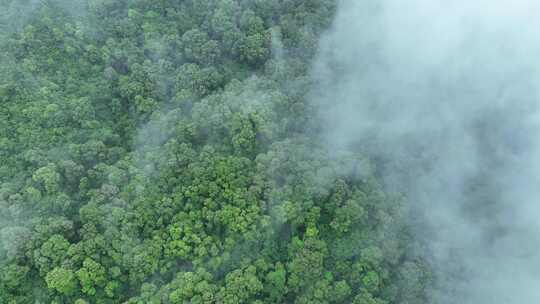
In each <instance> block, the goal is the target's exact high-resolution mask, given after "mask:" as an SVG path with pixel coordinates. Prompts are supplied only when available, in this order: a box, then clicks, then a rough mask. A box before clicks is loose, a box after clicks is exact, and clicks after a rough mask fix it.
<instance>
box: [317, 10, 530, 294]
mask: <svg viewBox="0 0 540 304" xmlns="http://www.w3.org/2000/svg"><path fill="white" fill-rule="evenodd" d="M539 12H540V3H538V2H534V1H506V0H501V1H474V2H471V1H464V0H457V1H451V2H448V1H427V0H415V1H392V0H383V1H369V0H366V1H353V0H349V1H341V2H340V6H339V9H338V13H337V17H336V19H335V21H334V24H333V26H332V28H331V29H330V30H329V31H328V32H327V33H326V35H325V36H324V37H323V38H322V40H321V42H320V45H319V47H320V49H319V52H318V56H317V58H316V60H315V63H314V65H313V68H312V72H311V73H312V77H313V78H314V80H315V86H314V89H313V90H312V93H311V97H310V98H311V100H312V101H313V103H314V104H315V105H316V106H318V107H319V109H320V111H319V120H320V121H321V122H322V125H323V130H322V134H321V138H322V139H321V140H322V141H323V142H324V144H325V145H326V146H327V147H328V149H329V150H331V151H333V152H334V153H335V154H336V155H338V154H340V153H342V152H346V151H362V152H364V153H365V154H366V155H367V156H368V157H370V158H371V159H373V160H374V161H375V163H376V165H377V172H378V174H380V176H381V177H382V178H383V180H384V183H385V186H386V187H387V188H388V189H391V190H392V191H398V192H402V193H404V194H405V195H406V197H407V203H408V205H409V206H410V208H409V209H410V215H409V220H410V223H409V224H410V225H411V227H412V229H413V231H414V235H415V237H416V238H417V239H418V240H419V242H420V243H421V244H423V246H419V247H420V248H418V249H417V252H415V253H414V254H419V255H420V256H422V258H424V259H426V260H427V261H428V262H429V264H430V265H431V267H432V269H433V278H434V282H433V286H431V287H430V288H429V290H428V291H427V293H428V297H429V299H430V301H429V302H430V303H443V304H446V303H475V304H483V303H508V304H513V303H520V304H521V303H536V302H538V301H539V300H540V289H538V286H539V284H540V236H539V233H538V232H539V231H540V221H538V216H539V215H540V206H539V204H538V201H539V198H540V174H538V173H539V172H540V158H539V156H540V135H539V134H540V133H539V127H540V116H539V114H540V112H539V107H538V106H539V101H538V90H537V87H538V83H539V80H540V77H539V76H540V75H539V67H540V61H539V57H538V56H539V54H540V40H539V39H538V36H537V35H536V33H535V32H536V29H537V28H538V26H539V23H540V18H538V17H540V16H538V15H539V14H540V13H539Z"/></svg>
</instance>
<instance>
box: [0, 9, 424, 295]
mask: <svg viewBox="0 0 540 304" xmlns="http://www.w3.org/2000/svg"><path fill="white" fill-rule="evenodd" d="M0 4H1V5H2V6H3V7H4V8H5V10H4V12H5V13H3V15H2V16H1V18H2V20H1V21H2V23H1V25H2V26H3V27H4V29H5V31H4V32H3V33H2V36H0V39H1V50H0V56H1V58H0V102H1V105H2V106H1V107H0V210H1V211H0V269H1V270H2V271H1V272H0V303H10V304H15V303H77V304H83V303H141V304H142V303H231V304H232V303H356V304H382V303H422V302H423V301H424V295H423V289H424V285H425V284H426V282H427V281H426V280H427V273H426V270H425V267H424V265H423V263H422V262H421V261H419V260H417V259H416V258H414V256H413V255H412V254H411V251H412V250H411V248H410V247H411V240H410V236H409V232H408V231H407V227H406V226H405V225H404V224H403V223H404V222H403V217H404V216H405V215H406V212H407V210H406V209H405V208H404V207H403V206H402V204H401V200H400V197H399V196H397V195H393V194H389V193H387V192H385V191H384V189H383V188H382V187H381V185H380V183H379V182H378V180H377V178H376V168H375V165H376V164H374V163H373V162H372V161H370V160H369V159H366V158H364V157H363V156H362V155H355V154H346V155H341V156H340V157H336V153H334V151H327V149H324V148H323V147H322V146H320V145H318V144H317V142H318V141H317V140H315V139H316V137H317V136H316V134H317V132H318V128H319V127H320V126H318V125H317V123H316V122H314V121H313V120H311V119H310V117H312V114H313V113H314V111H316V109H314V105H313V104H310V103H309V100H307V98H306V95H307V93H308V92H309V91H310V88H311V87H312V86H313V85H316V84H314V83H312V81H311V79H312V78H310V75H309V67H310V62H311V60H312V58H313V56H314V55H315V52H316V49H317V48H316V46H317V41H318V37H319V36H320V35H321V33H323V31H324V30H325V29H326V28H327V27H328V26H330V24H331V21H332V17H333V13H334V10H335V3H334V1H332V0H303V1H296V0H271V1H269V0H184V1H172V0H89V1H84V3H82V1H73V2H69V4H65V3H60V2H58V1H41V2H39V3H36V2H35V1H18V0H13V1H11V0H1V1H0ZM0 10H1V9H0ZM8 28H9V30H8ZM330 152H332V153H330Z"/></svg>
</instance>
